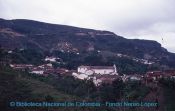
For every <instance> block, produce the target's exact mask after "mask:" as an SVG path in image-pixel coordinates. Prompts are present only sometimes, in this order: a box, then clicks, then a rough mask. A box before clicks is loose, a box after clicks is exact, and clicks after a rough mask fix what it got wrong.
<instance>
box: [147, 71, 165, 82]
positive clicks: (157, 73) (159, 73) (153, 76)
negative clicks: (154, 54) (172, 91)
mask: <svg viewBox="0 0 175 111" xmlns="http://www.w3.org/2000/svg"><path fill="white" fill-rule="evenodd" d="M162 77H163V72H162V71H151V72H147V73H146V78H147V79H152V80H154V81H155V80H158V79H160V78H162Z"/></svg>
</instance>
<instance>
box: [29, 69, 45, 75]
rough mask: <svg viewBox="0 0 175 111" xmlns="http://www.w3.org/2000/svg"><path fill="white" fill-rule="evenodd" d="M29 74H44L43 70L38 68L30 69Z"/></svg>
mask: <svg viewBox="0 0 175 111" xmlns="http://www.w3.org/2000/svg"><path fill="white" fill-rule="evenodd" d="M30 73H33V74H38V75H43V74H44V70H43V69H42V68H40V67H35V68H33V69H31V71H30Z"/></svg>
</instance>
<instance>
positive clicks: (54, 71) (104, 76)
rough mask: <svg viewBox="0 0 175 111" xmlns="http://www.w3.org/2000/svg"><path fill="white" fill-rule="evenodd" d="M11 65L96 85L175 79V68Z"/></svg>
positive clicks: (42, 74)
mask: <svg viewBox="0 0 175 111" xmlns="http://www.w3.org/2000/svg"><path fill="white" fill-rule="evenodd" d="M56 59H59V58H54V57H46V59H45V61H51V62H53V61H55V60H56ZM10 67H11V68H13V69H15V70H21V71H27V72H29V73H32V74H37V75H41V76H48V75H54V76H58V75H62V76H73V77H75V78H77V79H81V80H92V81H93V83H94V84H95V85H96V86H99V85H101V84H102V83H109V84H110V83H112V82H113V81H114V80H116V79H120V80H122V81H123V82H127V81H140V82H142V83H147V82H150V81H152V82H154V81H157V80H159V79H161V78H169V79H175V70H165V71H149V72H147V73H146V74H144V75H143V74H130V75H126V74H119V73H118V72H117V67H116V65H115V64H114V65H113V66H83V65H82V66H79V67H77V70H68V69H66V68H54V67H53V65H52V64H51V63H47V64H42V65H38V66H35V65H32V64H10Z"/></svg>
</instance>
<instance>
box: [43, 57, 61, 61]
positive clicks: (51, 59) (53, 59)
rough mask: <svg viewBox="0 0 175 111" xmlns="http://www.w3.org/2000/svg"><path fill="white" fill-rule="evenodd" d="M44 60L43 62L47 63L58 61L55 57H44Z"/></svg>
mask: <svg viewBox="0 0 175 111" xmlns="http://www.w3.org/2000/svg"><path fill="white" fill-rule="evenodd" d="M44 60H45V61H49V62H56V61H57V60H60V58H56V57H46V58H45V59H44Z"/></svg>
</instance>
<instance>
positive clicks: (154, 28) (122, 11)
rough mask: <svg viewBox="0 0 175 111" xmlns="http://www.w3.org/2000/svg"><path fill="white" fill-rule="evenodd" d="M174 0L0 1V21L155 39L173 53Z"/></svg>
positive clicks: (174, 50)
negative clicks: (85, 29)
mask: <svg viewBox="0 0 175 111" xmlns="http://www.w3.org/2000/svg"><path fill="white" fill-rule="evenodd" d="M174 6H175V0H0V18H4V19H32V20H37V21H43V22H48V23H54V24H64V25H71V26H77V27H83V28H91V29H97V30H108V31H112V32H114V33H116V34H117V35H120V36H123V37H125V38H129V39H148V40H156V41H158V42H159V43H161V44H162V46H163V47H165V48H167V49H168V51H170V52H174V53H175V12H174V10H175V7H174Z"/></svg>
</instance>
